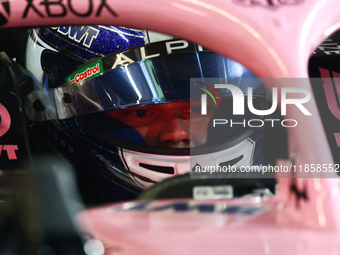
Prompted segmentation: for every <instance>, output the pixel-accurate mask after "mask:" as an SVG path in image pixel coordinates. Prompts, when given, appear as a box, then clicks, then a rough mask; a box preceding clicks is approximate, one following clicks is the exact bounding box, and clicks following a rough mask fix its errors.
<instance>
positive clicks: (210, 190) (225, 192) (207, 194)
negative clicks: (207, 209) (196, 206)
mask: <svg viewBox="0 0 340 255" xmlns="http://www.w3.org/2000/svg"><path fill="white" fill-rule="evenodd" d="M193 197H194V199H230V198H233V197H234V192H233V187H232V186H231V185H223V186H197V187H194V189H193Z"/></svg>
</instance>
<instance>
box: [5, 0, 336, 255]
mask: <svg viewBox="0 0 340 255" xmlns="http://www.w3.org/2000/svg"><path fill="white" fill-rule="evenodd" d="M1 3H2V4H0V13H1V14H2V16H3V17H4V20H5V21H3V23H4V24H3V26H2V28H11V27H22V26H41V25H44V26H55V25H73V24H77V25H79V24H85V23H86V24H103V25H109V24H110V25H121V26H126V27H137V28H144V29H149V30H154V31H159V32H163V33H167V34H172V35H174V36H178V37H180V38H183V39H187V40H190V41H192V42H195V43H198V44H200V45H203V46H205V47H207V48H209V49H211V50H213V51H215V52H217V53H219V54H222V55H224V56H227V57H230V58H232V59H234V60H236V61H238V62H240V63H242V64H243V65H245V66H246V67H248V68H249V69H250V70H251V71H253V72H254V73H255V74H256V75H257V76H258V77H260V78H307V77H308V70H307V63H308V59H309V57H310V55H311V54H312V52H313V51H314V49H315V48H316V47H317V46H318V45H319V44H320V43H321V42H323V41H324V40H325V39H326V38H327V37H328V36H329V35H330V34H332V33H333V32H335V31H336V30H338V29H339V28H340V2H339V0H271V1H270V0H168V1H166V0H144V1H141V0H127V1H116V0H106V1H105V0H93V1H90V0H85V1H84V0H69V1H66V0H61V1H49V0H44V1H40V0H33V1H28V0H26V1H25V0H15V1H9V5H10V9H8V10H7V9H5V8H4V3H6V2H3V1H2V2H1ZM270 3H271V4H272V5H270ZM279 81H280V80H273V82H269V83H267V85H268V87H269V88H270V87H280V86H287V83H282V84H281V83H280V82H279ZM288 84H289V83H288ZM291 86H292V87H301V88H306V89H309V90H310V91H311V86H310V84H309V83H308V82H306V80H305V79H301V82H299V83H296V82H295V83H294V84H291ZM305 107H306V108H308V109H309V111H310V112H311V114H312V116H306V115H303V114H301V112H300V111H296V110H289V109H288V111H287V115H286V118H287V119H297V120H299V125H298V126H296V127H294V128H289V129H288V132H289V133H288V145H289V154H290V155H292V157H291V159H289V160H284V159H282V160H280V161H278V162H277V164H278V165H290V164H291V163H293V164H295V165H304V164H321V165H322V164H333V158H332V155H331V152H330V149H329V145H328V142H327V139H326V135H325V132H324V129H323V126H322V122H321V119H320V116H319V112H318V110H317V106H316V102H315V100H314V98H313V97H312V99H311V100H310V101H309V102H308V103H306V104H305ZM302 174H303V175H302ZM283 175H284V174H277V176H276V177H277V181H278V183H279V189H278V192H277V193H276V194H275V196H273V197H270V198H266V197H265V198H240V199H231V200H211V201H196V200H179V201H177V200H176V201H174V200H168V201H154V202H130V203H122V204H117V205H111V206H107V207H101V208H94V209H90V210H87V211H85V212H82V213H81V214H80V215H79V222H80V223H81V226H83V228H84V230H85V231H87V232H90V233H91V234H92V235H93V236H94V238H95V239H98V240H100V241H101V242H102V243H103V244H104V246H105V247H106V248H107V249H106V253H105V254H176V253H177V254H207V253H209V254H210V253H215V254H249V253H252V254H306V253H308V254H338V253H339V251H340V241H339V238H338V235H339V233H340V217H339V216H338V213H339V212H340V208H339V207H340V194H339V184H338V180H337V178H336V174H335V173H323V172H320V173H307V174H306V173H299V172H297V173H296V175H295V177H296V179H295V182H296V187H297V190H298V192H296V193H292V192H291V190H290V185H291V183H292V179H290V178H282V177H287V176H283ZM326 177H327V178H326ZM303 190H305V191H307V195H308V199H302V198H301V197H299V196H298V195H297V194H299V192H302V191H303ZM143 203H146V204H143ZM176 206H179V207H180V208H182V207H184V208H186V209H185V210H183V211H180V210H177V209H176V208H177V207H176ZM181 206H182V207H181ZM203 206H205V207H203ZM138 208H139V209H138ZM155 208H156V209H155ZM174 208H175V209H174ZM201 208H208V209H207V210H205V211H204V210H203V211H202V209H201Z"/></svg>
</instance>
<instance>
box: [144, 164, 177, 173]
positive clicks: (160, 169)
mask: <svg viewBox="0 0 340 255" xmlns="http://www.w3.org/2000/svg"><path fill="white" fill-rule="evenodd" d="M139 166H140V167H143V168H146V169H148V170H152V171H155V172H159V173H164V174H174V173H175V170H174V168H173V167H169V166H155V165H148V164H144V163H139Z"/></svg>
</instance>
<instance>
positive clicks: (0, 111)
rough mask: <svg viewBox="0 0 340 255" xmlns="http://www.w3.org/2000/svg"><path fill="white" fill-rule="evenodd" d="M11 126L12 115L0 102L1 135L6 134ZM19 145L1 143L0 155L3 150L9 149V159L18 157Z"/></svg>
mask: <svg viewBox="0 0 340 255" xmlns="http://www.w3.org/2000/svg"><path fill="white" fill-rule="evenodd" d="M10 126H11V116H10V114H9V112H8V111H7V109H6V108H5V106H3V105H2V104H0V137H2V136H3V135H5V134H6V133H7V131H8V130H9V128H10ZM17 150H18V145H8V144H7V145H2V144H0V156H1V152H2V151H7V156H8V159H9V160H15V159H17V155H16V152H15V151H17Z"/></svg>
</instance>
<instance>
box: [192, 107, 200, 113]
mask: <svg viewBox="0 0 340 255" xmlns="http://www.w3.org/2000/svg"><path fill="white" fill-rule="evenodd" d="M191 111H192V112H193V113H199V112H201V106H195V107H192V108H191Z"/></svg>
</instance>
